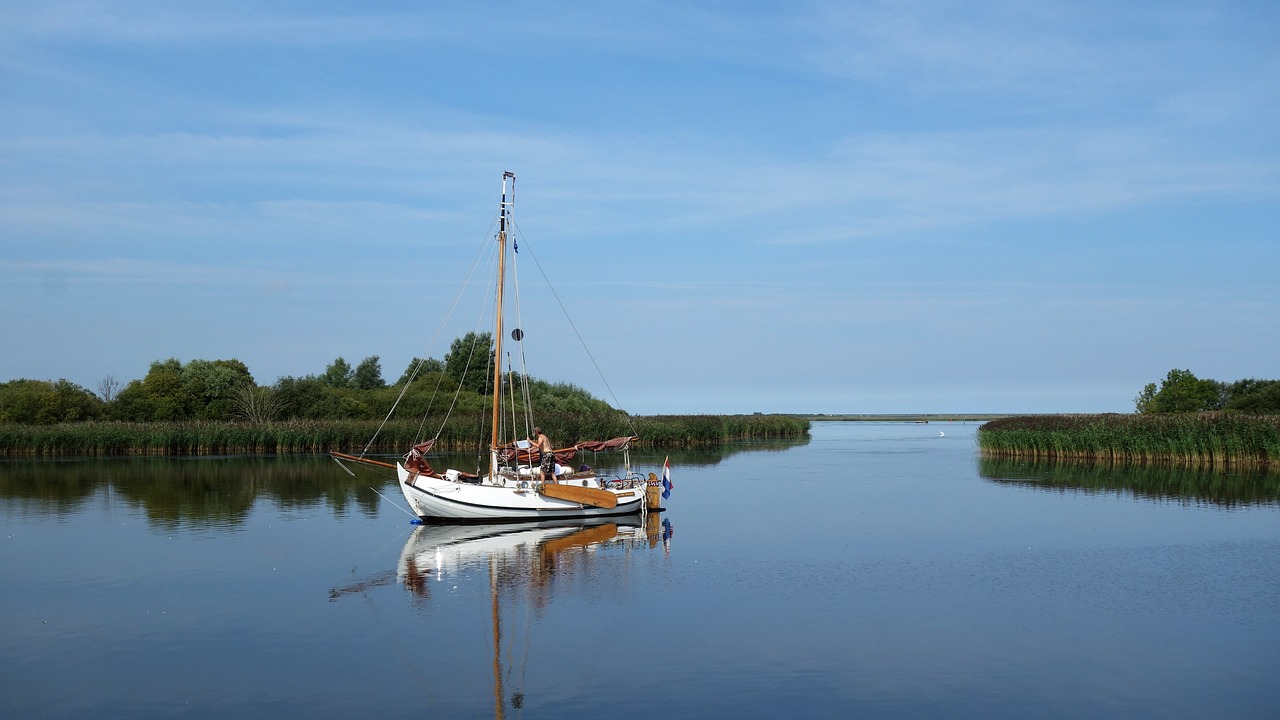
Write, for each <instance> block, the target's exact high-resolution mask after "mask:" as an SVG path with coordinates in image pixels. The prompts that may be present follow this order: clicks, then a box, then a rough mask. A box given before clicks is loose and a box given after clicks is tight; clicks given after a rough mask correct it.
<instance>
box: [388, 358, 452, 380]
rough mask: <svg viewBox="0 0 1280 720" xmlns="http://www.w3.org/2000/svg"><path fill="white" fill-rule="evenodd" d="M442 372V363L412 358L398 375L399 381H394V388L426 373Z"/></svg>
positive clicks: (435, 360)
mask: <svg viewBox="0 0 1280 720" xmlns="http://www.w3.org/2000/svg"><path fill="white" fill-rule="evenodd" d="M433 372H444V363H442V362H440V361H439V360H437V359H435V358H426V359H423V358H417V357H416V358H414V359H412V360H410V361H409V366H408V367H406V368H405V369H404V373H403V374H401V375H400V379H399V380H397V381H396V387H399V386H401V385H404V384H405V383H407V382H409V380H410V378H412V379H415V380H416V379H417V378H420V377H422V376H423V375H426V374H427V373H433Z"/></svg>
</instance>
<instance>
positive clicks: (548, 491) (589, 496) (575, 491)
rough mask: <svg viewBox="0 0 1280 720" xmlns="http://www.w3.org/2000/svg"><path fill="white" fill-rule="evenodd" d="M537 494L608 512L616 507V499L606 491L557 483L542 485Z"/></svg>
mask: <svg viewBox="0 0 1280 720" xmlns="http://www.w3.org/2000/svg"><path fill="white" fill-rule="evenodd" d="M538 493H539V494H541V495H546V496H547V497H553V498H559V499H560V500H568V501H570V502H576V503H582V504H583V505H590V506H592V507H598V508H604V509H605V510H609V509H611V508H615V507H618V498H617V496H615V495H614V494H613V493H611V492H609V491H608V490H599V489H597V488H585V487H577V486H575V485H560V484H558V483H543V485H542V487H541V488H539V489H538Z"/></svg>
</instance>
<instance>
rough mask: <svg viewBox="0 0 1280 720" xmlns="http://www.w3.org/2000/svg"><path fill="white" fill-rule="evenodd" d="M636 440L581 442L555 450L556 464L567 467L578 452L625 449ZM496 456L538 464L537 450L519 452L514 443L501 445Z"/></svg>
mask: <svg viewBox="0 0 1280 720" xmlns="http://www.w3.org/2000/svg"><path fill="white" fill-rule="evenodd" d="M636 439H638V438H636V437H619V438H613V439H612V440H583V441H582V442H580V443H578V444H577V445H574V446H573V447H567V448H560V449H559V450H556V451H555V454H556V462H558V463H560V464H561V465H568V464H569V462H570V461H571V460H573V457H574V455H576V454H577V453H578V451H579V450H590V451H591V452H600V451H602V450H620V449H622V448H623V447H625V446H626V444H627V443H629V442H631V441H632V440H636ZM498 454H499V455H501V456H502V459H503V460H507V461H511V460H516V462H522V463H525V464H527V465H533V464H536V463H537V462H538V455H537V449H535V448H530V449H527V450H521V449H519V448H517V447H516V446H515V443H511V444H509V445H503V446H502V447H501V448H499V449H498Z"/></svg>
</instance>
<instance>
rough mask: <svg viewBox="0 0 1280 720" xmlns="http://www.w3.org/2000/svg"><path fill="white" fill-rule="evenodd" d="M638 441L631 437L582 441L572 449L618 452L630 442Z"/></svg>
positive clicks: (636, 438)
mask: <svg viewBox="0 0 1280 720" xmlns="http://www.w3.org/2000/svg"><path fill="white" fill-rule="evenodd" d="M639 439H640V438H638V437H634V436H632V437H618V438H614V439H612V440H583V441H582V442H580V443H578V444H577V445H575V446H574V447H576V448H578V449H579V450H590V451H592V452H599V451H601V450H620V449H622V448H623V447H625V446H626V444H627V443H629V442H631V441H632V440H639Z"/></svg>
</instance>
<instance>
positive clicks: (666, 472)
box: [662, 456, 675, 500]
mask: <svg viewBox="0 0 1280 720" xmlns="http://www.w3.org/2000/svg"><path fill="white" fill-rule="evenodd" d="M673 487H675V485H672V484H671V458H670V457H669V456H668V457H667V459H666V460H663V461H662V498H663V499H664V500H665V499H667V498H669V497H671V488H673Z"/></svg>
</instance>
